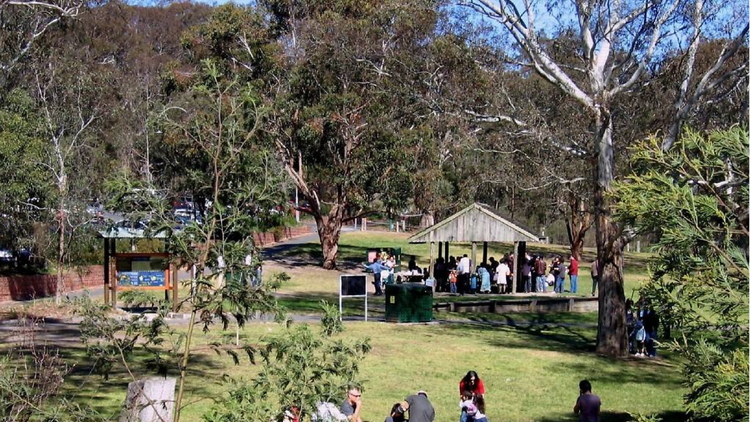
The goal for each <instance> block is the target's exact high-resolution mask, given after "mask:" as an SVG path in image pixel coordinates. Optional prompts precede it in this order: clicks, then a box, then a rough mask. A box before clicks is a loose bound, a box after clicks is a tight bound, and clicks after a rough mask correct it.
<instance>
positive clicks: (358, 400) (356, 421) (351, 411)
mask: <svg viewBox="0 0 750 422" xmlns="http://www.w3.org/2000/svg"><path fill="white" fill-rule="evenodd" d="M361 412H362V392H361V391H360V390H359V388H356V387H355V388H350V389H349V391H348V392H347V393H346V398H345V399H344V402H343V403H341V413H343V414H344V415H346V418H347V419H349V422H362V417H360V416H359V415H360V413H361Z"/></svg>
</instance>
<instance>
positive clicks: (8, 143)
mask: <svg viewBox="0 0 750 422" xmlns="http://www.w3.org/2000/svg"><path fill="white" fill-rule="evenodd" d="M41 124H42V121H41V119H40V118H39V117H38V115H37V110H36V107H35V104H34V101H33V99H32V98H31V97H30V96H29V95H28V94H27V93H25V92H24V91H22V90H14V91H12V92H10V93H9V94H8V95H6V96H5V97H4V98H3V101H2V105H0V180H2V183H0V215H2V219H0V245H2V246H3V247H7V248H12V249H16V248H20V247H22V246H31V243H32V242H31V237H32V235H33V232H34V228H33V224H34V222H35V221H45V220H46V217H47V215H46V213H45V212H44V211H43V210H42V208H43V207H44V204H45V200H46V198H47V197H48V196H49V194H50V192H49V189H50V186H49V184H48V182H49V175H47V174H45V172H44V168H43V167H42V165H41V162H42V159H43V156H44V144H43V142H42V141H41V139H40V137H39V135H40V133H39V125H41Z"/></svg>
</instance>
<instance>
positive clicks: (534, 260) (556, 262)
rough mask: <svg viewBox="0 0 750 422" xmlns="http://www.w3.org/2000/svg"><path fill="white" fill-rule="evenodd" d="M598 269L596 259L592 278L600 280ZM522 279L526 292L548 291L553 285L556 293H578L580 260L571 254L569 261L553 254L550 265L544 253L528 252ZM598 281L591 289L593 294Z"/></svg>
mask: <svg viewBox="0 0 750 422" xmlns="http://www.w3.org/2000/svg"><path fill="white" fill-rule="evenodd" d="M595 273H596V275H595ZM598 273H599V272H598V270H597V269H596V260H595V261H594V264H592V270H591V278H592V279H594V280H598ZM566 278H567V279H568V280H569V281H570V288H569V289H565V281H566ZM522 279H523V286H524V290H523V291H524V293H532V292H536V293H546V292H547V287H552V288H553V291H554V292H555V293H563V292H566V291H567V292H570V293H578V260H577V259H576V258H575V257H574V256H573V255H569V257H568V262H567V263H566V262H565V260H564V259H563V258H562V257H561V256H559V255H555V256H552V261H551V262H550V265H547V261H546V260H545V258H544V255H541V254H539V255H529V254H526V256H525V259H524V264H523V267H522ZM596 284H597V283H596V281H595V282H594V287H593V289H592V291H591V294H592V296H593V295H596Z"/></svg>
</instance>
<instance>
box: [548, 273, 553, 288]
mask: <svg viewBox="0 0 750 422" xmlns="http://www.w3.org/2000/svg"><path fill="white" fill-rule="evenodd" d="M547 285H548V286H552V287H554V286H555V275H554V274H553V273H549V274H547Z"/></svg>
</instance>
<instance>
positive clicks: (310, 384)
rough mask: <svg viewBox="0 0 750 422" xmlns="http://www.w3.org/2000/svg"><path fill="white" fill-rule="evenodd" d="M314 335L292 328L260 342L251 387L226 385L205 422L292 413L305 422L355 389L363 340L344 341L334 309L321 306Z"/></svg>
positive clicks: (364, 347) (275, 417) (365, 348)
mask: <svg viewBox="0 0 750 422" xmlns="http://www.w3.org/2000/svg"><path fill="white" fill-rule="evenodd" d="M321 305H322V307H323V310H324V313H325V316H324V317H323V319H322V324H321V328H320V330H319V331H317V332H316V331H314V330H313V329H312V328H311V327H310V326H309V325H307V324H304V325H292V326H289V327H287V328H285V330H284V332H283V333H281V334H278V335H272V336H269V337H268V338H267V339H265V346H264V347H263V348H261V350H260V355H261V356H262V358H263V361H262V364H261V365H262V367H261V370H260V373H259V374H258V375H257V376H256V377H255V379H254V380H253V381H252V382H251V383H245V382H240V381H237V380H232V379H230V382H231V383H232V385H233V388H232V390H231V392H230V394H229V397H228V398H226V399H223V400H220V401H219V402H218V403H217V404H216V405H214V407H213V408H212V409H211V410H210V411H209V412H208V413H207V414H206V415H204V417H203V419H204V420H205V421H222V422H235V421H236V422H239V421H247V420H280V418H281V417H282V415H283V413H284V411H285V410H288V409H291V408H296V409H298V410H299V412H300V416H301V419H303V420H308V418H309V417H310V415H311V414H312V412H314V411H315V408H316V404H317V403H319V402H336V403H338V402H339V401H340V400H341V399H342V398H343V394H344V393H345V392H346V390H347V389H348V388H349V387H351V386H355V385H359V382H358V380H357V374H358V372H359V363H360V362H361V361H362V359H363V358H364V357H365V355H366V354H367V353H368V352H369V351H370V349H371V346H370V342H369V340H368V339H362V340H357V341H345V340H343V339H340V338H338V337H336V334H339V333H341V332H343V326H342V325H341V322H340V320H339V314H338V309H337V308H336V307H335V306H331V305H328V304H327V303H325V302H323V303H322V304H321Z"/></svg>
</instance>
